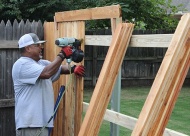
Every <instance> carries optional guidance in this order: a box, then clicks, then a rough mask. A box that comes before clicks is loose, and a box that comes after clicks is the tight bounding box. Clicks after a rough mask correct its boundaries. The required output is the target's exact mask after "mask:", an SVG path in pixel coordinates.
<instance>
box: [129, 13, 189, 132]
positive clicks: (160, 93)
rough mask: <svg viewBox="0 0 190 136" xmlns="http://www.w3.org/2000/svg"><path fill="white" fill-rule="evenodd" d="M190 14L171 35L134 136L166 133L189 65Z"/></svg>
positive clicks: (183, 18) (185, 16) (186, 15)
mask: <svg viewBox="0 0 190 136" xmlns="http://www.w3.org/2000/svg"><path fill="white" fill-rule="evenodd" d="M189 30H190V14H189V13H187V14H184V15H183V16H182V18H181V20H180V22H179V24H178V26H177V28H176V31H175V33H174V35H173V37H172V40H171V42H170V45H169V47H168V50H167V52H166V54H165V57H164V59H163V61H162V64H161V66H160V68H159V70H158V73H157V75H156V78H155V80H154V83H153V85H152V87H151V89H150V92H149V94H148V97H147V99H146V101H145V104H144V106H143V108H142V111H141V113H140V115H139V118H138V121H137V123H136V125H135V128H134V130H133V132H132V136H149V135H156V136H160V135H163V132H164V129H165V127H166V125H167V123H168V120H169V117H170V115H171V113H172V110H173V108H174V105H175V103H176V100H177V97H178V95H179V92H180V89H181V87H182V85H183V82H184V79H185V77H186V74H187V72H188V70H189V66H190V31H189Z"/></svg>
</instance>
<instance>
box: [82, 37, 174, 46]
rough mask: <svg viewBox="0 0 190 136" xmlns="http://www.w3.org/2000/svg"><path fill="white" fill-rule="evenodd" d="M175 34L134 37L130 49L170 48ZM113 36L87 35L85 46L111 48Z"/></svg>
mask: <svg viewBox="0 0 190 136" xmlns="http://www.w3.org/2000/svg"><path fill="white" fill-rule="evenodd" d="M172 36H173V34H151V35H132V37H131V41H130V43H129V47H164V48H166V47H168V45H169V44H170V41H171V39H172ZM111 39H112V36H111V35H86V36H85V45H97V46H109V45H110V43H111Z"/></svg>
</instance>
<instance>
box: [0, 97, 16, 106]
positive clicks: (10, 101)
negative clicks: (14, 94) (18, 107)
mask: <svg viewBox="0 0 190 136" xmlns="http://www.w3.org/2000/svg"><path fill="white" fill-rule="evenodd" d="M14 106H15V99H14V98H13V99H0V108H7V107H14Z"/></svg>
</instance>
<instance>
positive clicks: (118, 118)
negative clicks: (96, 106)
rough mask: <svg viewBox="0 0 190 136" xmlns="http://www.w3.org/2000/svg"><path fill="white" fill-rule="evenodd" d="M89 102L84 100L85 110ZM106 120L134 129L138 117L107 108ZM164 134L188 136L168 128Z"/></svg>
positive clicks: (168, 135) (166, 135)
mask: <svg viewBox="0 0 190 136" xmlns="http://www.w3.org/2000/svg"><path fill="white" fill-rule="evenodd" d="M88 106H89V103H86V102H83V112H86V111H87V109H88ZM104 120H106V121H109V122H112V123H114V124H117V125H120V126H122V127H124V128H127V129H130V130H133V129H134V127H135V124H136V122H137V119H136V118H134V117H131V116H127V115H125V114H122V113H118V112H115V111H113V110H109V109H106V112H105V115H104ZM164 136H187V135H186V134H183V133H180V132H177V131H174V130H171V129H168V128H166V129H165V131H164Z"/></svg>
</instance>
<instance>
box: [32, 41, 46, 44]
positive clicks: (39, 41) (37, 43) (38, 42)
mask: <svg viewBox="0 0 190 136" xmlns="http://www.w3.org/2000/svg"><path fill="white" fill-rule="evenodd" d="M45 42H46V41H38V42H36V43H34V44H40V43H45Z"/></svg>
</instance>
